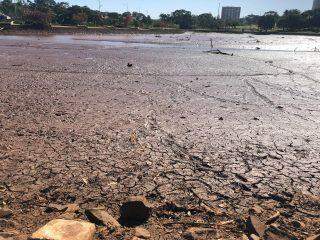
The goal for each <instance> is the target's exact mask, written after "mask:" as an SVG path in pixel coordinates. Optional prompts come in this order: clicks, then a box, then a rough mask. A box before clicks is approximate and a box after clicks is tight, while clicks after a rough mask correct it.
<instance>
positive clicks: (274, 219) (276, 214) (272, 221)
mask: <svg viewBox="0 0 320 240" xmlns="http://www.w3.org/2000/svg"><path fill="white" fill-rule="evenodd" d="M280 215H281V214H280V212H278V211H277V212H276V213H275V214H273V215H272V216H271V217H270V218H268V220H267V224H271V223H274V222H275V221H277V220H278V219H279V217H280Z"/></svg>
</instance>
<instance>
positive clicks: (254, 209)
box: [249, 205, 263, 214]
mask: <svg viewBox="0 0 320 240" xmlns="http://www.w3.org/2000/svg"><path fill="white" fill-rule="evenodd" d="M249 211H250V212H252V213H256V214H261V213H263V208H262V207H260V206H258V205H255V206H253V207H252V208H251V209H250V210H249Z"/></svg>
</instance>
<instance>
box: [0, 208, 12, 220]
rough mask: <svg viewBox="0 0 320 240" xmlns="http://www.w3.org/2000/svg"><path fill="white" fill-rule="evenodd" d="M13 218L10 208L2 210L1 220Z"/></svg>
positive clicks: (0, 213)
mask: <svg viewBox="0 0 320 240" xmlns="http://www.w3.org/2000/svg"><path fill="white" fill-rule="evenodd" d="M11 216H12V211H11V210H10V209H9V208H1V209H0V218H10V217H11Z"/></svg>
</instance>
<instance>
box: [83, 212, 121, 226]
mask: <svg viewBox="0 0 320 240" xmlns="http://www.w3.org/2000/svg"><path fill="white" fill-rule="evenodd" d="M85 214H86V216H87V218H88V219H89V220H90V221H91V222H93V223H95V224H97V225H102V226H107V227H109V228H118V227H121V225H120V223H119V222H118V221H117V220H116V219H115V218H114V217H112V216H111V215H110V214H109V213H108V212H107V211H105V210H102V209H98V208H93V209H88V210H86V211H85Z"/></svg>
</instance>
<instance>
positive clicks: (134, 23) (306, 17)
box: [0, 0, 320, 31]
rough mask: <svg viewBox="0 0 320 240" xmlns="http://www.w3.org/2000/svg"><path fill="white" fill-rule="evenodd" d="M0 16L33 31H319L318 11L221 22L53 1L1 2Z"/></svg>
mask: <svg viewBox="0 0 320 240" xmlns="http://www.w3.org/2000/svg"><path fill="white" fill-rule="evenodd" d="M0 13H3V14H6V15H8V16H10V17H12V18H13V19H14V21H15V23H18V24H21V25H23V26H26V27H32V28H48V27H50V26H51V25H67V26H68V25H75V26H79V25H82V26H114V27H141V28H152V27H161V28H166V27H168V28H180V29H211V30H216V29H221V28H235V27H237V26H239V25H255V26H258V27H259V29H260V30H261V31H268V30H271V29H282V30H284V31H297V30H312V31H318V29H320V10H310V11H306V12H300V11H299V10H287V11H285V12H284V14H283V15H282V16H280V15H279V14H278V13H277V12H274V11H270V12H266V13H265V14H264V15H263V16H258V15H249V16H247V17H245V18H242V19H240V20H239V21H222V20H221V19H218V18H215V17H214V16H213V15H212V14H211V13H203V14H200V15H194V14H192V13H191V12H190V11H187V10H184V9H180V10H176V11H174V12H172V13H170V14H165V13H163V14H160V16H159V19H152V18H151V17H150V16H146V15H145V14H143V13H139V12H124V13H117V12H100V11H97V10H92V9H90V8H89V7H86V6H77V5H72V6H70V5H69V4H68V3H67V2H56V1H55V0H34V1H30V0H17V1H15V2H13V1H12V0H2V1H0Z"/></svg>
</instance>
